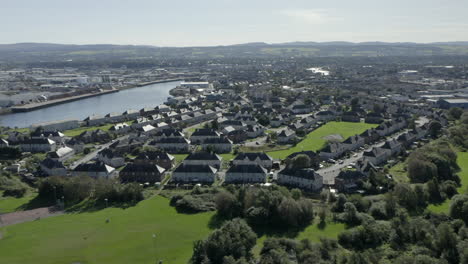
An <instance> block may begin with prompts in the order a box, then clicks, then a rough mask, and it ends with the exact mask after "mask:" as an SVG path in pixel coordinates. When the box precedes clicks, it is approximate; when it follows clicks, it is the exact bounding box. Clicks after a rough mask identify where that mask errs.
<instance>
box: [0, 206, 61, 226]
mask: <svg viewBox="0 0 468 264" xmlns="http://www.w3.org/2000/svg"><path fill="white" fill-rule="evenodd" d="M61 214H63V211H60V210H55V207H42V208H37V209H32V210H26V211H18V212H13V213H7V214H2V215H0V227H2V226H9V225H14V224H19V223H24V222H29V221H34V220H40V219H42V218H47V217H51V216H56V215H61Z"/></svg>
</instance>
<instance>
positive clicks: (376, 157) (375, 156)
mask: <svg viewBox="0 0 468 264" xmlns="http://www.w3.org/2000/svg"><path fill="white" fill-rule="evenodd" d="M389 157H390V156H389V153H388V152H387V151H385V150H383V149H381V148H372V149H371V150H368V151H364V153H363V158H364V159H366V160H368V161H369V162H372V164H374V165H380V164H382V163H383V162H385V161H386V160H387V159H388V158H389Z"/></svg>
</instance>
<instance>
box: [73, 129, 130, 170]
mask: <svg viewBox="0 0 468 264" xmlns="http://www.w3.org/2000/svg"><path fill="white" fill-rule="evenodd" d="M126 138H128V135H125V136H121V137H119V138H116V139H115V140H112V141H111V142H108V143H106V144H103V145H96V150H95V151H93V152H90V153H88V154H86V155H85V156H84V157H83V158H81V159H79V160H77V161H75V162H73V163H72V164H71V165H70V170H74V169H75V168H76V167H77V166H78V165H80V164H83V163H86V162H88V161H90V160H92V159H94V158H95V157H96V156H97V154H98V153H99V151H101V150H104V149H106V148H108V147H109V146H110V145H111V144H112V143H114V142H115V141H117V140H124V139H126Z"/></svg>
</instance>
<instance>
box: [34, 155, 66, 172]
mask: <svg viewBox="0 0 468 264" xmlns="http://www.w3.org/2000/svg"><path fill="white" fill-rule="evenodd" d="M39 168H40V169H41V171H42V172H43V173H44V174H45V175H47V176H66V175H67V169H66V168H65V166H63V164H62V162H60V161H59V160H56V159H51V158H46V159H44V160H43V161H41V162H40V163H39Z"/></svg>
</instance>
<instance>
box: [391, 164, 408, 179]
mask: <svg viewBox="0 0 468 264" xmlns="http://www.w3.org/2000/svg"><path fill="white" fill-rule="evenodd" d="M405 167H406V162H398V163H397V164H395V165H394V166H392V167H391V168H390V170H389V171H388V172H389V173H390V175H392V177H393V179H394V180H395V181H396V182H399V183H404V182H409V178H408V172H407V171H406V169H405Z"/></svg>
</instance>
